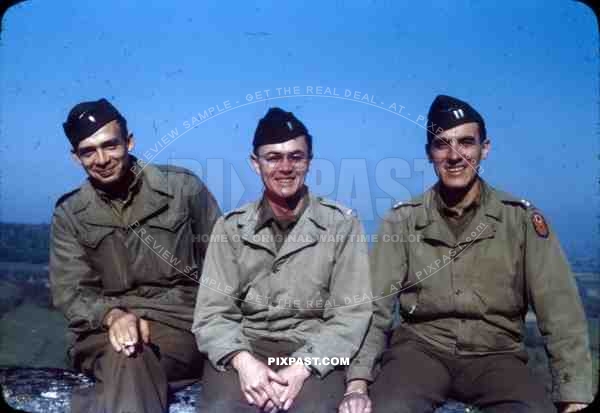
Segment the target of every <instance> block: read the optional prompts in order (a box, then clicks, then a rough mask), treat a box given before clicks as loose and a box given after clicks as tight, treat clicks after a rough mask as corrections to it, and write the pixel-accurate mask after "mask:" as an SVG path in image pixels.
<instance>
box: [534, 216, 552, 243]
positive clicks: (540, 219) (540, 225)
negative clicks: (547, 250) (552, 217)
mask: <svg viewBox="0 0 600 413" xmlns="http://www.w3.org/2000/svg"><path fill="white" fill-rule="evenodd" d="M531 223H532V224H533V229H534V230H535V233H536V234H538V236H539V237H540V238H548V235H550V229H549V228H548V224H547V223H546V219H545V218H544V216H543V215H542V214H541V213H540V212H539V211H535V212H534V213H533V214H531Z"/></svg>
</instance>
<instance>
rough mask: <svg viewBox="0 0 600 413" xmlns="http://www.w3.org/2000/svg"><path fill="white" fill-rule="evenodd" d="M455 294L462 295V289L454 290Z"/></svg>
mask: <svg viewBox="0 0 600 413" xmlns="http://www.w3.org/2000/svg"><path fill="white" fill-rule="evenodd" d="M454 294H456V295H461V294H462V290H460V289H458V290H456V291H454Z"/></svg>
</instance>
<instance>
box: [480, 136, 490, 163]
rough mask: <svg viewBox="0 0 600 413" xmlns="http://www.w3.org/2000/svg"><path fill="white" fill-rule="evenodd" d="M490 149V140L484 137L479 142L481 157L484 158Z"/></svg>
mask: <svg viewBox="0 0 600 413" xmlns="http://www.w3.org/2000/svg"><path fill="white" fill-rule="evenodd" d="M491 150H492V141H490V140H489V139H486V140H485V141H483V143H482V144H481V159H482V160H483V159H486V158H487V157H488V154H489V153H490V151H491Z"/></svg>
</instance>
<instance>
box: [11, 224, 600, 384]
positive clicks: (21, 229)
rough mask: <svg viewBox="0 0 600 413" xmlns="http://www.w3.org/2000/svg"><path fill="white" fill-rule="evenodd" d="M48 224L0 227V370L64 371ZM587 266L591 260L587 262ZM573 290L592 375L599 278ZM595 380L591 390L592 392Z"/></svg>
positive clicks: (537, 344) (534, 358) (588, 275)
mask: <svg viewBox="0 0 600 413" xmlns="http://www.w3.org/2000/svg"><path fill="white" fill-rule="evenodd" d="M49 232H50V226H49V225H48V224H38V225H30V224H6V223H0V366H27V367H59V368H68V362H67V359H66V349H67V343H66V339H65V332H66V322H65V320H64V318H63V316H62V314H60V313H59V312H58V311H56V309H54V308H53V307H52V303H51V300H50V296H49V281H48V247H49ZM590 261H592V259H590ZM573 267H574V270H575V271H577V272H576V280H577V285H578V287H579V291H580V293H581V296H582V299H583V303H584V306H585V311H586V315H587V317H588V321H589V327H590V338H591V344H592V351H593V356H594V365H595V369H594V370H595V371H596V372H597V371H598V367H599V366H598V347H599V330H598V328H599V317H600V274H599V273H597V272H592V271H593V270H594V269H595V268H593V269H592V268H590V269H586V268H585V266H582V265H581V261H580V262H579V265H578V266H577V268H575V265H574V266H573ZM534 320H535V318H534V317H533V315H531V316H530V317H528V323H527V333H526V340H525V343H526V344H527V347H528V352H529V354H530V366H531V367H532V369H533V370H534V372H535V374H536V375H539V376H540V377H542V378H543V380H544V381H545V382H546V383H547V384H548V385H549V383H550V373H549V370H548V368H547V358H546V354H545V352H544V350H543V347H542V345H543V339H542V337H540V335H539V332H538V331H537V328H536V326H535V321H534ZM597 383H598V378H597V376H596V378H595V384H594V386H595V387H597Z"/></svg>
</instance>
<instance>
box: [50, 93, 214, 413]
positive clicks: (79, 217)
mask: <svg viewBox="0 0 600 413" xmlns="http://www.w3.org/2000/svg"><path fill="white" fill-rule="evenodd" d="M64 130H65V133H66V135H67V137H68V139H69V141H70V142H71V145H72V147H73V149H72V154H73V158H74V159H75V160H76V161H77V162H78V163H79V164H80V165H81V166H82V167H83V169H84V170H85V172H86V173H87V175H88V177H89V179H88V181H87V182H86V183H85V184H83V186H81V187H80V188H78V189H76V190H75V191H72V192H70V193H67V194H65V195H63V196H62V197H61V198H60V199H59V200H58V202H57V204H56V208H55V210H54V215H53V218H52V235H51V248H50V287H51V290H52V297H53V302H54V305H55V306H56V307H58V308H59V309H60V310H61V311H62V312H63V313H64V315H65V317H66V318H67V320H68V323H69V324H68V326H69V335H70V338H71V339H72V345H71V347H70V349H69V356H70V359H71V362H72V364H73V367H75V368H76V369H77V370H79V371H83V372H85V373H87V374H90V375H92V376H94V377H95V378H96V380H97V384H96V385H95V386H94V387H93V388H92V390H91V391H89V392H85V391H84V392H75V393H74V395H73V400H72V404H71V411H73V412H111V413H120V412H130V413H131V412H135V413H142V412H144V413H146V412H157V413H158V412H166V411H167V410H168V409H167V395H168V390H169V389H170V390H174V389H177V388H178V387H180V386H183V385H185V384H188V383H190V382H191V381H193V380H197V378H198V377H199V376H200V374H201V368H202V359H203V358H202V355H201V354H200V353H199V352H198V351H197V348H196V345H195V341H194V336H193V335H192V334H191V332H190V331H189V330H190V328H191V325H192V316H193V306H194V298H195V295H196V291H197V289H198V284H197V282H196V281H195V280H194V279H192V278H190V277H187V276H185V274H184V273H183V272H182V271H181V270H180V268H181V269H183V268H189V269H190V270H194V271H196V272H198V271H199V269H200V268H201V266H202V263H203V260H204V254H205V250H206V247H207V245H206V243H202V242H194V241H195V240H198V239H201V238H204V237H203V235H204V236H207V235H210V232H211V229H212V227H213V225H214V222H215V221H216V219H217V218H218V217H219V216H220V215H221V213H220V210H219V207H218V205H217V203H216V202H215V200H214V198H213V196H212V195H211V194H210V192H209V191H208V190H207V188H206V187H205V186H204V184H203V183H202V182H201V181H200V180H199V179H198V178H197V177H196V176H195V175H194V174H192V173H191V172H190V171H187V170H185V169H182V168H177V167H172V166H160V165H157V166H153V165H146V166H145V167H144V168H143V170H142V169H141V168H139V167H138V166H137V163H136V159H135V158H134V157H133V156H132V155H130V153H129V152H130V151H131V150H132V149H133V145H134V141H133V135H131V134H129V133H128V131H127V123H126V121H125V119H124V118H123V116H122V115H121V114H120V113H119V112H118V111H117V109H116V108H115V107H114V106H113V105H111V104H110V103H109V102H108V101H107V100H105V99H100V100H98V101H94V102H83V103H80V104H78V105H76V106H75V107H74V108H73V109H72V110H71V112H70V113H69V116H68V118H67V121H66V122H65V123H64ZM134 229H135V230H134ZM142 235H143V236H142ZM150 239H151V240H152V241H149V240H150ZM154 244H159V245H160V247H159V251H158V252H157V251H154V250H153V248H154ZM159 252H160V253H161V256H159ZM166 253H168V254H167V255H166V256H168V257H170V259H165V258H164V257H165V254H166ZM173 258H176V259H173Z"/></svg>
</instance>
